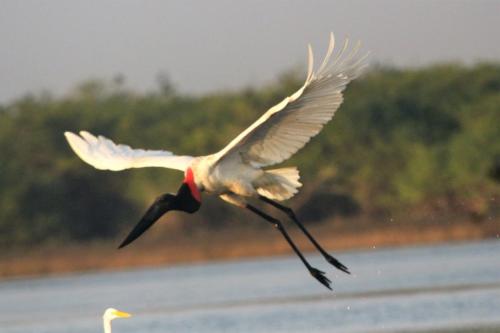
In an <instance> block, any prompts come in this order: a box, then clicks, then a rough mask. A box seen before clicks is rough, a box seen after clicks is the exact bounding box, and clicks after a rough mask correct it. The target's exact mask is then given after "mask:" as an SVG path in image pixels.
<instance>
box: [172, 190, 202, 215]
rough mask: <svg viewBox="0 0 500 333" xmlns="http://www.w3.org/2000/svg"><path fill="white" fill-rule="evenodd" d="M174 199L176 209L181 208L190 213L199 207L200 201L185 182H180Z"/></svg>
mask: <svg viewBox="0 0 500 333" xmlns="http://www.w3.org/2000/svg"><path fill="white" fill-rule="evenodd" d="M175 201H176V206H177V208H176V210H181V211H183V212H186V213H190V214H192V213H194V212H196V211H197V210H198V209H200V207H201V201H199V200H198V199H197V198H196V197H195V195H193V192H192V189H191V187H190V186H189V184H187V183H182V185H181V187H180V188H179V190H178V191H177V195H176V197H175Z"/></svg>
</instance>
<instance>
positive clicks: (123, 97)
mask: <svg viewBox="0 0 500 333" xmlns="http://www.w3.org/2000/svg"><path fill="white" fill-rule="evenodd" d="M122 82H123V78H117V79H115V80H114V81H113V82H110V83H107V82H102V81H89V82H86V83H83V84H82V85H81V86H80V87H79V88H78V89H76V90H75V91H74V92H73V93H72V94H71V95H70V96H68V97H65V98H60V99H54V98H52V97H50V95H47V94H46V95H41V96H26V97H24V98H21V99H19V100H18V101H16V102H14V103H11V104H9V105H3V106H0V247H11V246H17V245H23V244H30V243H43V242H50V241H56V242H62V241H74V240H78V241H81V240H90V239H94V238H98V237H104V238H106V237H114V236H115V235H116V234H117V233H118V232H119V231H120V230H121V229H122V228H123V227H124V225H125V224H126V225H127V226H130V224H131V223H132V224H133V222H135V221H136V220H137V219H138V218H139V217H140V216H139V215H140V212H141V211H142V210H143V209H144V208H145V207H146V206H147V205H149V204H150V202H151V201H152V200H153V199H154V198H155V197H156V196H158V195H159V194H161V193H165V192H169V191H170V192H173V191H175V190H176V189H177V186H178V183H179V181H180V179H181V175H180V174H179V173H178V172H175V171H168V170H162V169H143V170H130V171H124V172H121V173H111V172H102V171H98V170H95V169H93V168H91V167H90V166H88V165H85V164H84V163H83V162H82V161H80V160H79V159H78V158H77V157H76V156H75V155H74V154H73V153H72V151H71V150H70V148H69V147H68V145H67V144H66V142H65V140H64V137H63V132H64V131H66V130H70V131H79V130H81V129H86V130H89V131H91V132H94V133H96V134H102V135H105V136H109V137H111V138H113V139H114V140H115V141H117V142H120V143H126V144H129V145H131V146H133V147H147V148H151V149H168V150H171V151H173V152H174V153H180V154H191V155H203V154H209V153H213V152H216V151H217V150H219V149H221V148H222V147H223V146H224V145H225V144H227V143H228V142H229V141H230V140H231V139H232V138H233V137H234V136H236V135H237V134H238V133H239V132H241V131H242V130H243V129H244V128H246V127H247V126H248V125H249V124H250V123H251V122H253V121H254V120H255V119H256V118H257V117H258V116H259V115H260V114H261V113H262V112H264V111H265V110H266V109H267V108H269V107H270V106H272V105H274V104H276V103H278V102H280V101H281V99H282V98H284V97H285V96H286V95H289V94H290V93H292V92H293V91H294V90H296V89H297V88H298V87H299V86H300V85H301V80H300V79H298V76H297V75H296V74H295V73H293V72H290V73H287V74H285V75H283V76H282V77H281V78H280V79H279V80H278V82H277V83H276V84H273V85H270V86H267V87H264V88H262V89H245V90H242V91H240V92H232V93H221V94H213V95H208V96H202V97H191V96H183V95H179V94H177V93H176V92H175V89H174V88H173V87H172V85H171V84H170V82H169V81H168V79H167V77H166V76H162V77H161V78H160V80H159V84H160V89H159V92H156V93H150V94H144V95H139V94H137V93H133V92H130V91H127V90H126V89H124V87H123V85H122ZM499 108H500V65H498V64H478V65H475V66H473V67H465V66H461V65H438V66H431V67H427V68H422V69H412V70H398V69H394V68H376V69H373V70H372V71H370V72H369V73H367V75H365V76H364V77H362V78H360V79H358V80H356V81H355V82H353V83H351V84H350V86H349V87H348V89H347V90H346V94H345V102H344V103H343V105H342V106H341V108H340V110H339V111H338V113H337V115H336V116H335V120H334V121H333V122H332V123H330V124H328V125H327V126H325V129H324V131H323V132H322V133H321V134H320V135H319V136H318V137H317V138H315V139H313V140H312V141H311V143H310V144H308V146H307V148H306V149H304V150H303V151H301V152H300V153H298V154H297V155H296V156H295V157H294V158H292V160H291V161H289V162H287V163H286V164H287V165H297V166H299V167H300V169H301V175H302V179H303V182H304V183H310V184H323V185H324V186H321V187H320V189H318V190H317V191H316V193H315V194H314V195H311V196H310V200H311V201H315V202H316V201H318V198H319V197H318V195H319V196H320V197H321V198H322V199H321V200H323V201H325V200H326V201H328V200H330V199H329V198H342V202H345V205H349V207H350V208H349V207H347V206H346V207H343V206H342V205H343V204H342V205H340V204H339V205H340V206H339V207H337V206H335V212H343V211H348V212H350V214H352V213H357V212H358V211H364V212H366V213H376V212H387V211H394V210H405V209H409V208H414V207H419V205H423V204H426V203H429V202H432V201H434V200H439V199H441V198H447V200H448V201H449V200H450V198H451V199H452V201H457V202H469V203H471V206H473V209H474V210H475V211H477V210H479V211H480V212H481V213H483V214H484V213H485V212H487V211H488V210H489V209H491V207H492V206H493V205H495V200H492V198H497V197H498V195H499V192H500V188H499V187H500V186H499V181H500V125H499V124H500V110H499ZM331 200H334V199H331ZM302 201H303V202H305V203H307V200H302ZM323 201H322V202H323ZM339 202H340V201H339ZM209 205H211V206H212V207H214V208H215V209H208V210H207V211H206V217H205V219H210V223H206V224H205V225H209V226H211V227H216V226H217V224H218V223H222V222H224V221H228V220H231V219H234V217H235V216H236V215H234V214H235V213H233V211H234V210H231V209H227V210H226V209H223V207H225V206H221V205H220V204H218V203H215V202H214V201H213V200H212V201H209ZM341 206H342V207H341ZM332 207H333V206H332ZM477 207H479V208H477ZM299 208H300V207H299ZM348 208H349V209H348ZM346 209H347V210H346ZM302 211H303V212H307V209H303V210H302ZM327 214H330V213H327ZM306 215H307V214H306ZM309 215H310V214H309ZM310 217H311V218H315V217H313V216H310ZM305 218H308V216H305Z"/></svg>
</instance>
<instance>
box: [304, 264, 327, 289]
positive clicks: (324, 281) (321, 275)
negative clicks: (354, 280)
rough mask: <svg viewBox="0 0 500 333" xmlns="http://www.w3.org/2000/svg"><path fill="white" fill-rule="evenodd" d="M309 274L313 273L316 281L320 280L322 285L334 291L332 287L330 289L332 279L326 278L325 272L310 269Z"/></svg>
mask: <svg viewBox="0 0 500 333" xmlns="http://www.w3.org/2000/svg"><path fill="white" fill-rule="evenodd" d="M309 273H311V275H312V276H313V277H314V278H315V279H316V280H318V281H319V282H320V283H321V284H322V285H324V286H325V287H327V288H328V289H330V290H332V287H330V284H331V283H332V281H330V279H328V278H327V277H326V276H325V272H322V271H320V270H319V269H317V268H314V267H309Z"/></svg>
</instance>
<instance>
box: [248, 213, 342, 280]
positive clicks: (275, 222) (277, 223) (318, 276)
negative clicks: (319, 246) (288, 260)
mask: <svg viewBox="0 0 500 333" xmlns="http://www.w3.org/2000/svg"><path fill="white" fill-rule="evenodd" d="M245 207H246V208H247V209H248V210H250V211H251V212H253V213H255V214H257V215H259V216H260V217H262V218H263V219H265V220H266V221H267V222H269V223H271V224H272V225H273V226H274V227H275V228H276V229H278V230H279V231H280V232H281V234H282V235H283V237H285V239H286V241H287V242H288V244H290V246H291V247H292V249H293V251H294V252H295V253H296V254H297V256H299V258H300V260H302V263H304V266H306V268H307V270H308V271H309V273H311V275H312V276H313V277H315V278H316V279H317V280H318V281H319V282H320V283H321V284H323V285H324V286H325V287H327V288H328V289H330V290H332V288H331V287H330V283H331V281H330V280H329V279H328V278H327V277H326V276H325V272H322V271H320V270H319V269H317V268H314V267H312V266H311V265H310V264H309V262H307V260H306V258H304V256H303V255H302V253H301V252H300V250H299V249H298V248H297V246H296V245H295V243H294V242H293V241H292V239H291V238H290V236H289V235H288V232H286V230H285V228H284V227H283V224H282V223H281V221H279V220H278V219H275V218H274V217H272V216H269V215H267V214H266V213H264V212H262V211H260V210H259V209H257V208H255V207H254V206H252V205H249V204H247V205H246V206H245Z"/></svg>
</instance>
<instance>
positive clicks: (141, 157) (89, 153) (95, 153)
mask: <svg viewBox="0 0 500 333" xmlns="http://www.w3.org/2000/svg"><path fill="white" fill-rule="evenodd" d="M64 136H65V137H66V139H67V140H68V143H69V145H70V146H71V148H72V149H73V151H74V152H75V153H76V154H77V155H78V156H79V157H80V158H81V159H82V160H83V161H85V162H87V163H88V164H90V165H92V166H93V167H94V168H96V169H100V170H112V171H120V170H124V169H130V168H144V167H163V168H169V169H177V170H181V171H185V170H186V169H187V167H188V166H189V165H190V164H191V162H192V161H193V157H191V156H175V155H174V154H172V153H171V152H169V151H164V150H143V149H132V148H130V147H129V146H127V145H121V144H119V145H117V144H115V143H114V142H113V141H111V140H110V139H107V138H105V137H103V136H98V137H95V136H94V135H92V134H90V133H89V132H86V131H81V132H80V136H79V135H76V134H74V133H71V132H65V133H64Z"/></svg>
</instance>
